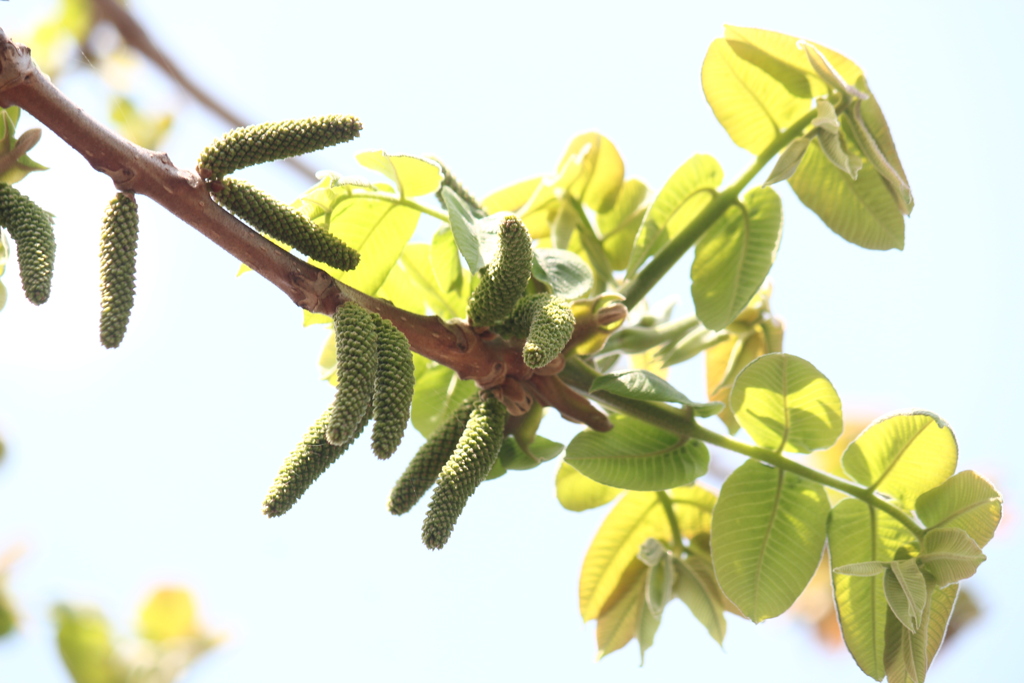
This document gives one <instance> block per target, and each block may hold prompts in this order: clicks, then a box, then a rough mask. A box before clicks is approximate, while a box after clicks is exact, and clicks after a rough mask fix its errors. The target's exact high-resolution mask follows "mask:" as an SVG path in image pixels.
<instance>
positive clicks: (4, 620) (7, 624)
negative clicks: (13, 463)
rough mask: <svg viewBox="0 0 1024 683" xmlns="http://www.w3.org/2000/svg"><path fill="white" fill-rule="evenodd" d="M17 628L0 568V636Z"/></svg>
mask: <svg viewBox="0 0 1024 683" xmlns="http://www.w3.org/2000/svg"><path fill="white" fill-rule="evenodd" d="M2 451H3V444H2V443H0V460H3V452H2ZM17 628H18V613H17V612H16V611H15V610H14V603H13V601H12V600H11V596H10V595H8V592H7V573H6V572H5V571H2V570H0V638H3V637H4V636H6V635H9V634H11V633H13V632H14V630H15V629H17Z"/></svg>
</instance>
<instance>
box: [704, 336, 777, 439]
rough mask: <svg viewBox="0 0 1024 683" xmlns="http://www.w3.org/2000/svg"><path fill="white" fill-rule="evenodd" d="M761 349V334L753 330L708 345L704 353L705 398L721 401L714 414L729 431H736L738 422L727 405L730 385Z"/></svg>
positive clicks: (759, 353)
mask: <svg viewBox="0 0 1024 683" xmlns="http://www.w3.org/2000/svg"><path fill="white" fill-rule="evenodd" d="M764 351H765V349H764V334H763V333H760V332H754V333H752V334H749V335H747V336H745V337H736V338H734V339H732V340H729V341H725V342H722V343H721V344H718V345H716V346H712V347H711V348H709V349H708V350H707V352H706V353H705V361H706V374H707V390H708V400H710V401H718V402H720V403H724V404H725V408H724V409H722V411H721V412H720V413H718V417H719V419H721V420H722V422H723V423H725V426H726V427H728V429H729V433H730V434H735V433H736V432H738V431H739V430H740V424H739V422H737V421H736V416H735V415H733V411H732V410H731V409H730V408H729V396H730V394H731V393H732V384H733V382H734V381H735V378H736V375H738V374H739V372H740V370H742V369H743V368H745V367H746V366H747V365H749V364H750V363H751V362H753V361H754V359H756V358H758V357H759V356H761V355H762V354H764Z"/></svg>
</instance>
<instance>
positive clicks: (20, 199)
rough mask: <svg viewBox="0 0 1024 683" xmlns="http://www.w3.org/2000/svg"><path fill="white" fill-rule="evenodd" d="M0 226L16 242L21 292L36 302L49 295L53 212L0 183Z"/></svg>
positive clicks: (40, 302)
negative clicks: (44, 209)
mask: <svg viewBox="0 0 1024 683" xmlns="http://www.w3.org/2000/svg"><path fill="white" fill-rule="evenodd" d="M0 226H2V227H5V228H7V230H8V231H9V232H10V233H11V237H12V238H14V243H15V244H17V245H18V268H19V269H20V270H21V286H22V288H23V289H24V290H25V296H26V297H27V298H28V300H29V301H31V302H32V303H34V304H36V305H37V306H38V305H39V304H42V303H45V302H46V300H47V299H49V298H50V283H51V281H52V280H53V258H54V255H55V254H56V251H57V244H56V242H55V241H54V238H53V216H52V215H50V214H49V213H48V212H46V211H43V210H42V209H40V208H39V207H38V206H36V204H35V202H33V201H32V200H31V199H29V198H28V197H26V196H25V195H23V194H21V193H20V192H18V191H17V190H15V189H14V188H13V187H11V186H10V185H6V184H0Z"/></svg>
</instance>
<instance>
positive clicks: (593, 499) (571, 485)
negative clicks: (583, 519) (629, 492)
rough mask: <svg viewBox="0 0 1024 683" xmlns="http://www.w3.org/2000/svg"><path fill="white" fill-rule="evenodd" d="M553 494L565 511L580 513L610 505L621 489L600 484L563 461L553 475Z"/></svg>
mask: <svg viewBox="0 0 1024 683" xmlns="http://www.w3.org/2000/svg"><path fill="white" fill-rule="evenodd" d="M555 493H556V495H557V496H558V502H559V503H561V504H562V507H564V508H565V509H566V510H572V511H574V512H582V511H583V510H590V509H592V508H596V507H601V506H602V505H604V504H605V503H610V502H611V501H613V500H614V499H615V497H616V496H617V495H619V494H620V493H622V489H617V488H615V487H612V486H605V485H604V484H600V483H598V482H596V481H594V480H593V479H591V478H590V477H587V476H584V475H583V474H582V473H581V472H580V471H579V470H577V469H576V468H575V467H573V466H572V465H570V464H569V463H567V462H565V461H564V460H563V461H562V465H561V467H559V468H558V474H557V475H555Z"/></svg>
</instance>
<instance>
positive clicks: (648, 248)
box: [628, 154, 723, 275]
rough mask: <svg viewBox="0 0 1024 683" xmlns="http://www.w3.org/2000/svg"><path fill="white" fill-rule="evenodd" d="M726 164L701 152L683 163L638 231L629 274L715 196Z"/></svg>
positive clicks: (679, 230)
mask: <svg viewBox="0 0 1024 683" xmlns="http://www.w3.org/2000/svg"><path fill="white" fill-rule="evenodd" d="M722 176H723V173H722V167H721V166H720V165H719V164H718V162H717V161H716V160H715V158H714V157H712V156H708V155H707V154H697V155H695V156H693V157H691V158H690V159H689V160H687V161H686V163H684V164H683V165H682V166H680V167H679V168H678V169H677V170H676V172H675V173H673V174H672V177H671V178H669V179H668V182H667V183H665V186H664V187H663V188H661V191H660V192H658V196H657V197H655V198H654V202H653V203H652V204H651V206H650V207H649V208H648V209H647V214H646V215H645V216H644V220H643V224H642V225H641V226H640V229H639V230H638V231H637V233H636V243H635V244H634V246H633V252H632V253H631V254H630V257H629V271H628V272H629V274H630V275H632V274H633V273H635V272H636V270H637V268H639V267H640V266H641V265H642V264H643V262H644V261H645V260H647V257H648V256H651V255H653V254H654V253H656V252H657V251H658V250H659V249H661V248H662V247H663V246H664V245H665V244H667V243H668V241H669V240H671V239H672V238H673V237H675V236H676V235H678V234H679V233H680V232H682V230H683V228H685V227H686V226H687V225H689V224H690V221H692V220H693V219H694V218H695V217H696V216H697V214H699V213H700V212H701V210H702V209H703V208H704V207H705V206H707V204H708V203H709V202H710V201H711V199H712V198H713V197H714V190H715V188H717V187H718V186H719V185H721V184H722Z"/></svg>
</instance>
